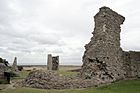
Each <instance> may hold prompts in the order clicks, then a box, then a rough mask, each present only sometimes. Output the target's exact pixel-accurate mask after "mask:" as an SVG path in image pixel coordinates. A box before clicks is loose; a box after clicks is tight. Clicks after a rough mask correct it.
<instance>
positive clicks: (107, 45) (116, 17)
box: [81, 7, 140, 83]
mask: <svg viewBox="0 0 140 93" xmlns="http://www.w3.org/2000/svg"><path fill="white" fill-rule="evenodd" d="M124 20H125V18H124V17H123V16H121V15H120V14H118V13H116V12H115V11H113V10H111V9H110V8H108V7H102V8H100V11H99V12H98V13H97V14H96V15H95V16H94V21H95V28H94V31H93V33H92V34H93V37H92V38H91V41H90V42H89V43H88V44H86V46H85V49H86V50H85V53H84V56H83V65H82V70H81V76H82V77H83V78H85V79H87V78H90V79H99V80H102V81H104V82H106V83H107V82H112V81H116V80H120V79H124V78H126V77H134V76H139V72H140V68H139V67H140V56H139V53H136V52H125V51H123V50H122V49H121V47H120V32H121V27H120V25H121V24H123V22H124Z"/></svg>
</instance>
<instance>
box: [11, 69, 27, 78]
mask: <svg viewBox="0 0 140 93" xmlns="http://www.w3.org/2000/svg"><path fill="white" fill-rule="evenodd" d="M28 74H29V71H26V70H22V71H21V72H20V74H19V77H12V80H16V79H24V78H25V77H27V75H28Z"/></svg>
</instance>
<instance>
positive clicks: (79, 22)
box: [0, 0, 140, 65]
mask: <svg viewBox="0 0 140 93" xmlns="http://www.w3.org/2000/svg"><path fill="white" fill-rule="evenodd" d="M139 4H140V2H139V1H138V0H0V56H1V57H2V58H6V59H7V60H8V61H9V62H10V63H12V62H13V59H14V57H15V56H17V58H18V64H46V59H47V54H49V53H51V54H53V55H54V56H55V55H59V56H60V63H61V64H71V65H81V64H82V61H81V59H82V55H83V52H84V45H85V44H86V43H88V42H89V40H90V38H91V36H92V34H91V32H92V31H93V28H94V21H93V16H94V15H95V14H96V13H97V12H98V11H99V8H100V7H102V6H108V7H110V8H112V9H113V10H114V11H116V12H118V13H120V14H121V15H123V16H125V18H126V20H125V22H124V24H123V25H122V26H121V27H122V32H121V46H122V48H123V49H124V50H137V51H140V21H139V20H140V5H139Z"/></svg>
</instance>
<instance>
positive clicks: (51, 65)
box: [47, 54, 59, 70]
mask: <svg viewBox="0 0 140 93" xmlns="http://www.w3.org/2000/svg"><path fill="white" fill-rule="evenodd" d="M58 68H59V56H54V57H52V55H51V54H48V62H47V69H48V70H58Z"/></svg>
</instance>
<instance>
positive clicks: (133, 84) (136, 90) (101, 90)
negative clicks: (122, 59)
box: [0, 80, 140, 93]
mask: <svg viewBox="0 0 140 93" xmlns="http://www.w3.org/2000/svg"><path fill="white" fill-rule="evenodd" d="M0 93H140V80H125V81H119V82H116V83H113V84H110V85H106V86H102V87H98V88H95V87H92V88H85V89H65V90H47V89H34V88H17V89H7V90H5V91H0Z"/></svg>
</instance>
